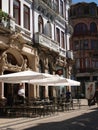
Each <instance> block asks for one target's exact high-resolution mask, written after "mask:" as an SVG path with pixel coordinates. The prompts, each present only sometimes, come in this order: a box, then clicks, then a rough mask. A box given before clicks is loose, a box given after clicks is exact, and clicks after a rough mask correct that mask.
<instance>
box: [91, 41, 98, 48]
mask: <svg viewBox="0 0 98 130" xmlns="http://www.w3.org/2000/svg"><path fill="white" fill-rule="evenodd" d="M91 49H93V50H97V49H98V40H91Z"/></svg>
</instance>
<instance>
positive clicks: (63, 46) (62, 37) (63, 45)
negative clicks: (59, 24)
mask: <svg viewBox="0 0 98 130" xmlns="http://www.w3.org/2000/svg"><path fill="white" fill-rule="evenodd" d="M61 46H62V48H64V49H65V44H64V32H61Z"/></svg>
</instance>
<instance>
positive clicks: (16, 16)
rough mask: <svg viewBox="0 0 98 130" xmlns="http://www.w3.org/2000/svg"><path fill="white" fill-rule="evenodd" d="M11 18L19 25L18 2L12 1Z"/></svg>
mask: <svg viewBox="0 0 98 130" xmlns="http://www.w3.org/2000/svg"><path fill="white" fill-rule="evenodd" d="M13 17H14V18H15V21H16V23H17V24H19V25H20V2H19V0H14V3H13Z"/></svg>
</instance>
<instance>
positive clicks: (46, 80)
mask: <svg viewBox="0 0 98 130" xmlns="http://www.w3.org/2000/svg"><path fill="white" fill-rule="evenodd" d="M60 79H61V78H60V76H58V75H52V76H49V77H48V78H43V79H35V80H30V81H29V83H31V84H39V85H45V84H49V83H56V82H58V81H59V80H60Z"/></svg>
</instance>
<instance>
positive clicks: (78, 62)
mask: <svg viewBox="0 0 98 130" xmlns="http://www.w3.org/2000/svg"><path fill="white" fill-rule="evenodd" d="M76 68H77V69H78V68H80V59H76Z"/></svg>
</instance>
